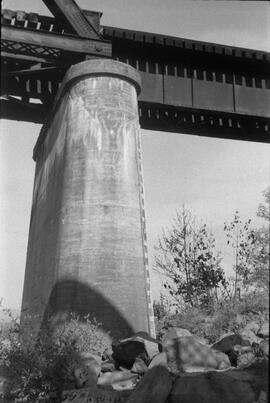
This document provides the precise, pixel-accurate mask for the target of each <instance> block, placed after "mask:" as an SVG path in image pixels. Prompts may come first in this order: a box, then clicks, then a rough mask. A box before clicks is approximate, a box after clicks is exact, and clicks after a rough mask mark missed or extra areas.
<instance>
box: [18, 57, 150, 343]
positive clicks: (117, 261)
mask: <svg viewBox="0 0 270 403" xmlns="http://www.w3.org/2000/svg"><path fill="white" fill-rule="evenodd" d="M139 90H140V77H139V75H138V72H137V71H136V70H135V69H133V68H132V67H130V66H128V65H126V64H123V63H119V62H116V61H113V60H106V59H94V60H89V61H86V62H82V63H79V64H77V65H74V66H73V67H71V68H70V70H69V71H68V72H67V74H66V76H65V78H64V81H63V83H62V86H61V88H60V90H59V92H58V94H57V96H56V100H55V105H54V106H53V108H52V111H51V114H50V116H49V119H48V121H47V123H46V124H45V125H44V126H43V128H42V131H41V134H40V137H39V139H38V142H37V144H36V147H35V149H34V159H35V160H36V172H35V182H34V191H33V205H32V213H31V222H30V232H29V241H28V255H27V264H26V273H25V283H24V293H23V304H22V324H24V323H26V322H27V320H28V319H29V318H30V321H31V318H33V317H34V318H35V324H36V330H39V329H40V328H41V327H42V325H43V324H44V323H45V322H46V320H47V318H48V317H49V316H51V315H53V317H54V318H55V321H56V322H55V323H57V322H59V321H60V322H61V321H62V320H65V318H66V317H67V313H68V312H71V311H72V312H75V313H76V314H79V315H86V314H90V316H94V317H95V318H96V319H97V320H98V321H99V322H101V323H102V327H103V329H104V330H105V331H106V332H108V331H109V332H110V334H111V336H112V337H126V336H129V335H130V334H132V332H134V331H140V330H142V331H147V332H149V333H150V334H152V335H154V322H153V311H152V304H151V296H150V282H149V272H148V266H147V250H146V235H145V215H144V199H143V182H142V172H141V151H140V130H139V120H138V106H137V93H138V92H139Z"/></svg>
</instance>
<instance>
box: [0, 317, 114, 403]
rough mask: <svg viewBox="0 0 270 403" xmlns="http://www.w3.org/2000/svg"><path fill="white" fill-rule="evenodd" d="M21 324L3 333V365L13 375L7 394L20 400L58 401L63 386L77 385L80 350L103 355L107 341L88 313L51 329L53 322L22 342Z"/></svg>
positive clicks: (65, 387)
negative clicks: (20, 337) (31, 338)
mask: <svg viewBox="0 0 270 403" xmlns="http://www.w3.org/2000/svg"><path fill="white" fill-rule="evenodd" d="M19 330H20V329H19V326H18V325H16V326H15V325H14V326H11V327H10V329H9V331H8V332H5V333H2V342H4V343H1V344H2V348H1V350H0V353H1V356H0V365H1V364H2V365H4V366H5V368H6V370H7V371H8V373H9V375H10V380H11V383H10V387H9V393H8V398H9V399H11V401H18V402H19V401H21V402H41V401H42V402H43V401H48V402H58V401H61V393H62V391H63V389H70V388H73V387H75V378H74V369H75V367H76V365H77V364H78V363H79V362H80V353H82V352H89V353H93V354H98V355H100V356H101V355H102V352H103V351H104V350H105V349H106V348H107V347H108V341H107V340H106V339H105V337H103V336H102V334H101V332H100V324H99V323H97V322H96V321H95V320H90V319H89V317H88V316H86V317H83V318H82V317H79V316H75V315H71V317H70V318H69V320H68V321H66V322H65V323H62V324H61V325H60V326H58V327H57V328H56V331H54V332H52V331H51V326H50V323H48V325H47V326H46V328H45V329H44V330H43V331H42V334H40V335H39V336H38V337H37V338H36V339H35V341H32V342H29V341H28V343H22V342H21V341H20V339H19ZM16 399H17V400H16Z"/></svg>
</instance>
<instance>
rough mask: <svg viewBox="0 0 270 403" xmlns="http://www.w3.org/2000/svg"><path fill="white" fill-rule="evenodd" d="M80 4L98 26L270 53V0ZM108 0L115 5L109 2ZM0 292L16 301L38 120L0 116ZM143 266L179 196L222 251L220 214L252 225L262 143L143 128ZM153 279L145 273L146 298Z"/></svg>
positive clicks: (267, 150)
mask: <svg viewBox="0 0 270 403" xmlns="http://www.w3.org/2000/svg"><path fill="white" fill-rule="evenodd" d="M2 4H3V7H5V8H10V9H14V10H25V11H33V12H39V13H41V14H48V15H49V14H50V13H49V12H48V11H47V9H46V7H45V6H44V5H43V3H42V2H41V0H40V1H39V0H35V1H30V0H20V1H18V0H4V1H3V2H2ZM78 4H79V5H80V6H81V7H82V8H86V9H91V10H98V11H103V18H102V23H103V24H104V25H111V26H118V27H125V28H130V29H136V30H144V31H148V32H157V33H160V34H167V35H174V36H179V37H183V38H192V39H198V40H204V41H209V42H216V43H224V44H228V45H233V46H241V47H247V48H257V49H262V50H270V22H269V21H270V8H269V4H268V2H252V1H250V2H243V1H240V2H236V1H189V2H182V1H179V0H167V1H164V0H137V1H131V0H114V1H112V0H98V1H97V0H91V1H90V0H80V1H78ZM112 4H113V7H112ZM0 128H1V136H0V150H1V151H0V152H1V155H0V200H1V202H0V203H1V204H0V220H1V221H0V224H1V225H0V297H1V296H3V297H4V303H5V305H6V306H9V307H11V308H19V307H20V305H21V298H22V286H23V278H24V269H25V258H26V247H27V236H28V227H29V219H30V209H31V197H32V186H33V177H34V162H33V160H32V159H31V157H32V149H33V147H34V144H35V141H36V139H37V136H38V133H39V130H40V126H39V125H35V124H30V123H23V122H10V121H6V120H3V121H1V126H0ZM142 145H143V167H144V179H145V193H146V214H147V230H148V239H149V249H150V258H151V259H150V263H151V262H152V256H153V245H154V244H155V242H156V239H157V236H158V235H159V234H160V231H161V228H162V227H164V226H167V225H168V223H169V222H170V220H171V218H172V215H173V214H174V211H175V209H176V208H177V207H181V205H182V204H183V203H184V204H185V205H186V206H187V207H189V208H191V209H192V210H193V212H194V213H195V214H197V216H198V217H199V218H200V219H203V220H205V221H206V222H207V223H208V225H209V226H210V227H211V228H212V230H213V232H214V234H215V235H216V238H217V242H218V246H219V247H220V248H221V249H222V251H223V252H224V262H223V264H224V268H225V269H226V271H227V272H228V273H230V272H231V265H232V256H231V252H230V250H228V249H226V248H225V246H224V236H223V232H222V228H223V223H224V221H225V220H230V219H231V218H232V215H233V213H234V211H235V210H236V209H238V210H239V211H240V214H241V215H242V217H243V218H244V219H245V218H249V217H251V218H252V219H253V220H254V224H256V225H259V224H260V221H259V219H257V218H256V210H257V206H258V204H259V202H261V201H262V194H261V193H262V191H263V190H264V189H265V188H266V187H267V186H268V185H269V184H270V145H269V144H260V143H249V142H240V141H232V140H220V139H212V138H205V137H199V136H191V135H182V134H173V133H163V132H151V131H144V130H143V131H142ZM159 284H160V281H159V279H158V277H157V275H156V274H154V275H153V288H154V290H153V291H154V297H155V298H157V297H158V295H159V287H160V286H159Z"/></svg>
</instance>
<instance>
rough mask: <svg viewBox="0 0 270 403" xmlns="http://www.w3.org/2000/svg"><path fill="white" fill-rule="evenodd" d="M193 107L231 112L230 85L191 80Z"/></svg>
mask: <svg viewBox="0 0 270 403" xmlns="http://www.w3.org/2000/svg"><path fill="white" fill-rule="evenodd" d="M193 95H194V105H193V106H194V107H195V108H199V109H213V110H217V111H224V112H233V111H234V108H233V86H232V84H226V83H219V82H216V81H215V82H214V81H203V80H196V79H194V80H193Z"/></svg>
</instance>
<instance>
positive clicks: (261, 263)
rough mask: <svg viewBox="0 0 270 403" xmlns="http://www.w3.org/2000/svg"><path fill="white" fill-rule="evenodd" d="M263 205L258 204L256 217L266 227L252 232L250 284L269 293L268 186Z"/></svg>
mask: <svg viewBox="0 0 270 403" xmlns="http://www.w3.org/2000/svg"><path fill="white" fill-rule="evenodd" d="M263 196H264V199H265V204H263V203H260V204H259V207H258V211H257V215H258V217H261V218H263V219H264V220H265V221H266V226H262V227H261V228H259V229H257V230H254V244H255V247H254V253H253V257H252V266H253V267H252V272H251V275H250V284H251V285H253V286H255V287H257V288H259V289H264V290H266V291H269V271H270V186H269V187H268V188H267V189H266V190H265V191H264V192H263Z"/></svg>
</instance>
